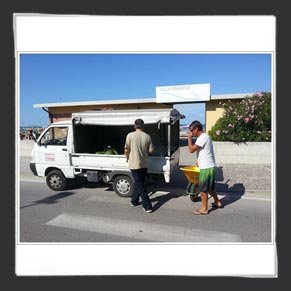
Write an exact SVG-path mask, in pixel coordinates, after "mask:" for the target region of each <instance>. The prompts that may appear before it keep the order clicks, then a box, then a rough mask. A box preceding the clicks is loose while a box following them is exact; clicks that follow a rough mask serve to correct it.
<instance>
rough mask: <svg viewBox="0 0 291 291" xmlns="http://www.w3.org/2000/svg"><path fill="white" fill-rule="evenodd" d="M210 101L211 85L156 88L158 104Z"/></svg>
mask: <svg viewBox="0 0 291 291" xmlns="http://www.w3.org/2000/svg"><path fill="white" fill-rule="evenodd" d="M209 100H210V84H196V85H179V86H163V87H156V102H157V103H181V102H195V101H209Z"/></svg>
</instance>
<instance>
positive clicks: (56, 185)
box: [46, 170, 67, 191]
mask: <svg viewBox="0 0 291 291" xmlns="http://www.w3.org/2000/svg"><path fill="white" fill-rule="evenodd" d="M46 183H47V185H48V187H49V188H51V189H52V190H54V191H62V190H64V189H65V187H66V184H67V183H66V178H65V176H64V174H63V173H62V172H61V171H60V170H53V171H51V172H49V173H48V175H47V176H46Z"/></svg>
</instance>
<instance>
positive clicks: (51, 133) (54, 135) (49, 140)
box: [40, 126, 68, 146]
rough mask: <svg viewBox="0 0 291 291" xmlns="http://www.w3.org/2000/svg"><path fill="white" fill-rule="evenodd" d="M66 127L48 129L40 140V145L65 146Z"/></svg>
mask: <svg viewBox="0 0 291 291" xmlns="http://www.w3.org/2000/svg"><path fill="white" fill-rule="evenodd" d="M67 135H68V127H65V126H62V127H50V128H49V129H48V130H47V131H46V132H45V134H44V135H43V136H42V138H41V140H40V145H55V146H64V145H66V144H67Z"/></svg>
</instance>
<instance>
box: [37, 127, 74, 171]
mask: <svg viewBox="0 0 291 291" xmlns="http://www.w3.org/2000/svg"><path fill="white" fill-rule="evenodd" d="M69 133H70V132H69V126H64V125H61V126H51V127H49V128H48V129H47V130H46V131H45V132H44V134H43V135H42V136H41V138H40V140H39V141H38V142H37V146H36V149H35V152H34V157H35V163H36V165H37V167H40V169H39V170H40V172H41V168H46V167H47V166H48V165H52V166H56V167H62V168H67V167H69V166H70V155H69V152H70V143H69Z"/></svg>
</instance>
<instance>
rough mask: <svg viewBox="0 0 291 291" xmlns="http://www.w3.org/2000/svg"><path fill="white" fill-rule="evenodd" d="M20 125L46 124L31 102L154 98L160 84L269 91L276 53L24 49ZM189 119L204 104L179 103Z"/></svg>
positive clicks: (235, 91) (214, 90)
mask: <svg viewBox="0 0 291 291" xmlns="http://www.w3.org/2000/svg"><path fill="white" fill-rule="evenodd" d="M19 65H20V69H19V76H20V77H19V84H18V88H19V100H18V104H19V125H20V126H23V127H25V126H46V125H48V123H49V121H48V114H47V112H45V111H44V110H42V109H41V108H34V107H33V104H42V103H57V102H78V101H79V102H83V101H104V100H118V99H144V98H155V97H156V87H159V86H177V85H189V84H206V83H209V84H210V94H211V95H217V94H239V93H258V92H262V91H271V84H272V56H271V54H268V53H263V54H248V53H241V54H237V53H230V54H213V53H212V54H193V53H191V54H186V53H183V54H168V53H167V54H162V53H161V54H126V53H121V54H81V53H80V54H68V53H64V54H53V53H50V54H31V53H29V54H23V53H22V54H20V62H19ZM175 108H177V109H178V110H179V111H180V112H181V113H183V114H184V115H185V116H186V118H185V119H184V120H182V122H181V123H183V124H189V123H191V121H193V120H195V119H198V120H200V121H201V122H202V123H205V104H204V103H199V104H197V103H196V104H178V105H175Z"/></svg>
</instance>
